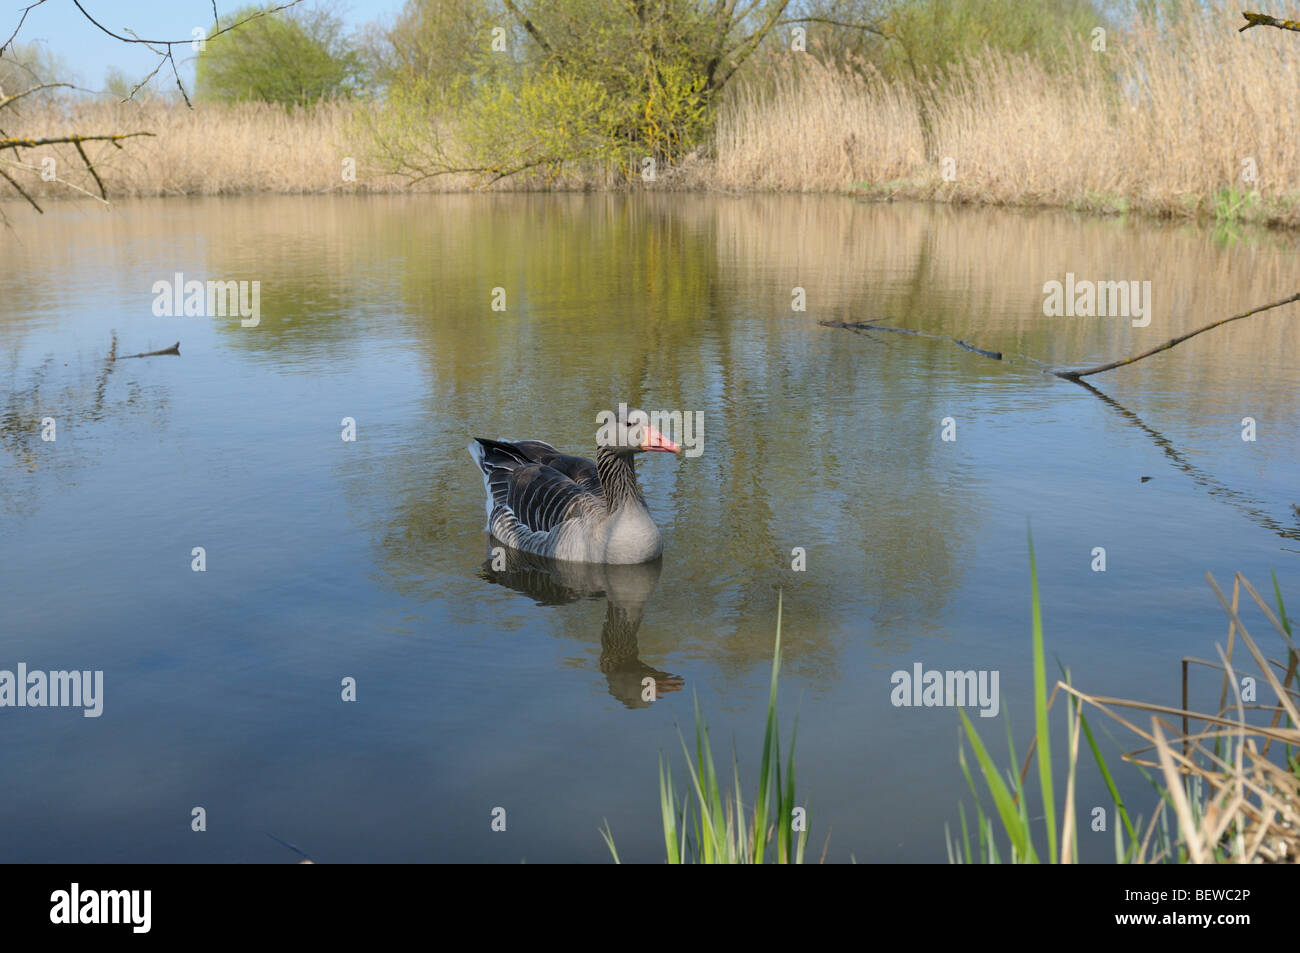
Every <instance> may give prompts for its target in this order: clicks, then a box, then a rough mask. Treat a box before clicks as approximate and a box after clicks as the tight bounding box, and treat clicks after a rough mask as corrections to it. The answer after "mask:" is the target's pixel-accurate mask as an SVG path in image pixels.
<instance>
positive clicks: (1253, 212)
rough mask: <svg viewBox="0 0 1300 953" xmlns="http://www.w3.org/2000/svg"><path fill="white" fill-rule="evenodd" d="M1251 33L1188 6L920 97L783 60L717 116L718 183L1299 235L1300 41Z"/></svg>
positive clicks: (865, 75) (956, 73) (1234, 18)
mask: <svg viewBox="0 0 1300 953" xmlns="http://www.w3.org/2000/svg"><path fill="white" fill-rule="evenodd" d="M1292 6H1294V5H1292ZM1288 15H1289V16H1296V15H1298V14H1296V13H1295V12H1294V11H1292V12H1291V13H1289V14H1288ZM1241 22H1242V21H1241V15H1240V11H1239V10H1238V8H1237V6H1236V5H1235V4H1228V3H1209V4H1201V3H1196V4H1193V3H1190V2H1189V3H1187V4H1185V5H1184V6H1183V8H1182V11H1181V13H1180V15H1179V16H1178V17H1177V18H1175V20H1174V22H1173V23H1172V24H1164V25H1157V24H1154V23H1151V22H1141V21H1140V22H1138V23H1136V24H1134V25H1133V26H1132V27H1131V28H1130V29H1128V30H1126V31H1124V32H1123V33H1116V32H1112V33H1111V34H1110V37H1109V39H1108V42H1107V50H1106V51H1095V50H1094V49H1093V48H1092V45H1091V39H1090V37H1084V36H1079V37H1077V38H1076V42H1075V43H1074V44H1073V46H1071V47H1069V52H1067V53H1065V54H1064V55H1063V58H1058V59H1054V60H1052V61H1050V62H1048V61H1045V60H1043V59H1041V58H1035V57H1032V56H1013V55H1008V54H1005V53H1001V52H998V51H995V50H990V49H985V50H983V51H981V52H979V53H977V54H975V55H973V56H971V57H970V58H968V59H966V60H964V61H963V62H961V63H958V64H954V65H953V66H952V67H951V68H950V69H949V70H948V71H946V72H945V74H944V76H943V77H934V78H931V79H930V80H929V81H927V82H912V83H904V82H889V81H886V80H885V79H883V78H882V77H880V76H879V75H878V74H875V73H873V72H872V71H871V70H870V69H869V68H867V67H862V66H854V65H849V66H828V65H824V64H821V63H819V62H817V61H816V60H815V59H813V58H812V57H809V56H801V55H799V54H788V55H787V56H786V58H785V61H784V64H783V65H782V67H781V68H780V69H779V70H778V71H777V75H776V77H775V79H774V81H773V82H771V83H768V84H764V85H762V86H756V87H755V88H754V91H752V92H745V91H742V92H740V93H739V94H738V95H737V96H735V97H733V99H732V100H731V101H730V102H729V103H728V104H727V106H726V108H725V109H724V110H723V111H722V113H721V115H720V117H719V121H718V129H717V162H716V165H715V168H714V169H713V170H712V176H711V184H712V185H714V186H716V187H723V188H732V189H771V190H779V191H822V190H828V189H829V190H835V189H845V188H849V187H850V186H852V185H854V184H858V185H862V186H864V187H866V188H868V189H870V190H872V191H875V192H879V193H883V194H886V195H890V196H894V195H898V196H907V197H916V198H933V199H943V200H949V201H957V202H981V203H995V204H1009V205H1056V206H1071V207H1079V208H1087V209H1094V210H1105V211H1125V210H1129V209H1132V210H1136V211H1141V212H1145V213H1148V214H1153V215H1158V216H1166V217H1193V216H1215V215H1219V216H1226V215H1231V216H1234V217H1239V218H1242V219H1248V220H1252V221H1259V222H1262V223H1267V224H1273V225H1288V226H1295V225H1300V139H1297V137H1296V136H1295V134H1294V130H1295V123H1296V117H1297V116H1300V37H1297V36H1295V35H1294V34H1291V33H1283V32H1282V31H1278V30H1269V31H1267V32H1265V31H1262V30H1258V29H1256V30H1252V31H1250V32H1249V33H1246V34H1240V33H1238V32H1237V27H1238V26H1240V25H1241ZM927 123H928V125H929V130H930V135H929V142H928V143H927V137H926V135H925V126H926V124H927ZM945 173H946V175H945Z"/></svg>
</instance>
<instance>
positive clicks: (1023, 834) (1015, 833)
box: [957, 708, 1037, 863]
mask: <svg viewBox="0 0 1300 953" xmlns="http://www.w3.org/2000/svg"><path fill="white" fill-rule="evenodd" d="M957 714H958V715H959V716H960V717H961V723H962V726H963V727H964V728H965V729H966V737H967V739H968V740H969V741H970V746H971V749H972V750H973V751H974V752H975V760H976V761H977V762H978V763H979V766H980V772H981V773H982V774H983V775H984V783H985V784H986V785H987V786H988V789H989V793H990V794H991V795H992V796H993V804H994V806H995V807H996V808H997V812H998V816H999V817H1000V818H1001V819H1002V826H1003V828H1004V829H1005V830H1006V833H1007V837H1008V839H1010V841H1011V846H1012V849H1013V850H1014V851H1015V852H1016V854H1017V855H1018V857H1019V858H1020V860H1021V861H1022V862H1031V863H1032V862H1033V861H1034V860H1036V859H1037V855H1036V854H1035V853H1034V845H1033V842H1032V841H1031V840H1030V838H1029V831H1028V829H1027V828H1026V826H1025V824H1024V822H1023V821H1022V820H1021V817H1020V811H1019V810H1018V809H1017V807H1016V804H1015V801H1014V799H1013V798H1012V796H1011V791H1010V790H1009V789H1008V788H1007V783H1006V782H1005V781H1003V780H1002V776H1001V775H1000V774H998V769H997V765H995V764H994V763H993V759H992V758H991V757H989V753H988V751H986V750H985V748H984V742H983V741H981V740H980V736H979V733H978V732H977V731H976V730H975V726H974V725H972V724H971V722H970V719H969V718H967V717H966V712H965V710H964V709H961V708H958V709H957ZM989 848H990V850H991V851H996V846H995V845H994V844H993V842H992V837H991V836H990V843H989Z"/></svg>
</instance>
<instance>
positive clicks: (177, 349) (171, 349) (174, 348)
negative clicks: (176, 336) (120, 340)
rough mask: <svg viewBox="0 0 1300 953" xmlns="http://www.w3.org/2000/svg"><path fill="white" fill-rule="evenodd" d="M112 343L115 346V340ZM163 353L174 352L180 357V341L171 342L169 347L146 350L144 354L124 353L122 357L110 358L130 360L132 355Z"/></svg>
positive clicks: (147, 355)
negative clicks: (159, 349) (158, 349)
mask: <svg viewBox="0 0 1300 953" xmlns="http://www.w3.org/2000/svg"><path fill="white" fill-rule="evenodd" d="M113 343H114V345H115V346H116V344H117V342H116V341H114V342H113ZM163 354H175V355H176V356H177V357H180V356H181V342H180V341H177V342H176V343H175V344H173V345H172V346H171V347H165V348H163V349H162V350H161V351H146V352H145V353H144V354H127V355H125V356H123V357H115V358H112V359H113V360H115V361H129V360H130V359H131V358H133V357H158V356H160V355H163ZM110 357H111V355H110Z"/></svg>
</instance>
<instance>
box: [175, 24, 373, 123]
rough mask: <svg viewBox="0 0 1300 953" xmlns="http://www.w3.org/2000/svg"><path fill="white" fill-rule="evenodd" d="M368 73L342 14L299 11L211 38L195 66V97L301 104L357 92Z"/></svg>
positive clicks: (201, 98)
mask: <svg viewBox="0 0 1300 953" xmlns="http://www.w3.org/2000/svg"><path fill="white" fill-rule="evenodd" d="M255 11H256V8H245V9H243V10H239V11H237V12H235V13H233V14H231V15H230V16H228V17H223V18H222V19H221V20H219V21H218V27H224V26H226V25H227V24H228V23H231V22H236V21H238V20H241V19H244V18H246V17H248V16H249V14H250V13H253V12H255ZM364 73H365V70H364V66H363V62H362V58H361V55H360V53H359V52H358V51H357V50H356V49H355V48H354V47H353V46H352V44H351V43H350V42H349V41H348V39H347V37H346V36H345V35H344V31H343V23H342V21H341V20H340V19H339V18H338V17H336V16H334V15H333V14H331V13H329V12H328V11H326V10H294V11H291V12H280V13H275V14H272V15H269V16H264V17H260V18H258V19H256V20H252V21H250V22H248V23H247V24H245V25H244V26H243V27H241V28H240V29H239V30H238V31H235V32H232V33H226V34H224V35H222V36H217V37H214V38H213V39H210V40H208V41H207V42H206V44H205V48H204V49H203V50H201V51H200V53H199V58H198V65H197V67H196V69H195V95H196V97H197V98H198V99H200V100H206V101H209V102H246V101H260V102H269V103H282V104H284V105H295V106H299V105H306V104H308V103H313V102H317V101H319V100H322V99H332V98H346V97H350V96H353V95H356V94H357V93H358V92H359V91H360V90H361V89H362V87H363V84H364V79H365V76H364Z"/></svg>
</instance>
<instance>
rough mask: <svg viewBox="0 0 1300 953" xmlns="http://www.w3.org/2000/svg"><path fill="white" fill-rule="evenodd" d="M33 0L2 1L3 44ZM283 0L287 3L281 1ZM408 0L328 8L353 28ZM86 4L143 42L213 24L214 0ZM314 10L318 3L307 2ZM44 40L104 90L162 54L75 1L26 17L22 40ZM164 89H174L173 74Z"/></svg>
mask: <svg viewBox="0 0 1300 953" xmlns="http://www.w3.org/2000/svg"><path fill="white" fill-rule="evenodd" d="M29 2H31V0H0V34H3V36H0V42H3V41H4V39H7V38H8V36H9V34H10V33H11V32H13V28H14V26H16V25H17V23H18V18H19V16H20V15H21V11H22V8H23V7H25V6H26V5H27V4H28V3H29ZM277 2H283V0H277ZM250 3H251V5H256V6H267V5H274V4H267V3H265V2H251V0H233V2H232V0H217V12H218V13H220V14H223V15H224V14H226V13H230V12H232V11H234V10H237V9H239V8H241V7H243V6H247V5H250ZM403 4H404V0H350V2H340V3H326V4H324V6H325V7H326V8H327V9H329V10H331V12H333V13H334V14H336V15H337V16H339V17H341V18H342V19H343V21H344V22H345V23H346V24H347V25H348V27H349V29H351V28H354V27H357V26H360V25H362V24H364V23H368V22H372V21H375V20H380V19H390V18H391V17H393V16H394V15H395V14H396V13H397V12H398V11H399V10H401V8H402V6H403ZM81 5H82V6H83V7H85V8H86V11H87V12H88V13H89V14H90V15H91V16H93V17H94V18H95V19H96V20H98V21H99V22H100V23H102V24H103V25H104V26H105V27H107V28H108V29H110V30H112V31H113V32H115V33H121V34H124V35H125V31H124V30H123V28H124V27H126V28H129V29H131V30H134V31H135V33H136V34H137V35H139V36H141V37H143V38H144V39H158V40H180V39H185V38H187V37H189V36H191V35H192V34H191V32H190V31H191V30H193V29H194V28H195V27H202V28H204V29H208V28H210V27H211V25H212V0H81ZM304 5H306V6H309V7H316V6H319V5H320V4H318V3H317V2H316V0H304ZM34 40H39V41H41V42H42V43H43V44H44V45H45V46H46V47H47V48H48V49H49V50H51V51H52V52H53V53H55V54H56V55H58V56H60V57H61V58H62V59H63V61H64V62H65V63H66V64H67V65H68V67H70V68H71V70H72V71H73V72H74V73H75V74H76V75H77V78H78V80H79V81H80V82H81V83H82V84H84V85H85V86H88V87H90V88H93V89H99V88H101V87H102V85H103V82H104V74H105V72H106V71H107V70H108V69H109V67H117V68H118V69H121V70H123V71H124V72H125V73H126V74H127V76H128V77H129V78H131V79H133V80H140V79H143V78H144V77H145V76H146V75H148V73H149V71H150V70H152V69H153V68H154V67H155V66H156V65H157V64H158V56H157V55H155V54H153V53H150V52H149V51H148V50H147V49H145V48H144V47H143V46H140V45H138V44H128V43H121V42H119V41H117V40H115V39H113V38H112V37H110V36H106V35H105V34H103V33H101V32H100V31H99V30H97V29H96V28H95V27H94V26H92V25H91V24H90V23H89V22H87V20H86V18H85V17H84V16H82V14H81V11H79V10H78V9H77V8H76V7H75V6H74V5H73V3H72V0H46V2H45V3H44V4H43V5H41V6H39V7H36V8H35V9H34V10H32V12H31V13H29V14H28V16H27V22H26V23H25V24H23V28H22V30H21V31H20V32H19V34H18V41H19V42H23V43H30V42H32V41H34ZM193 55H194V53H193V52H192V51H191V50H190V48H189V47H177V48H176V60H177V66H178V67H180V68H181V70H182V76H184V78H185V80H186V82H187V83H188V82H189V80H190V79H192V78H193V75H194V67H193V63H188V64H187V63H186V62H185V61H187V60H189V58H190V57H192V56H193ZM163 88H164V89H172V88H174V84H173V82H172V81H171V79H170V71H168V80H167V82H166V83H164V84H163Z"/></svg>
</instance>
